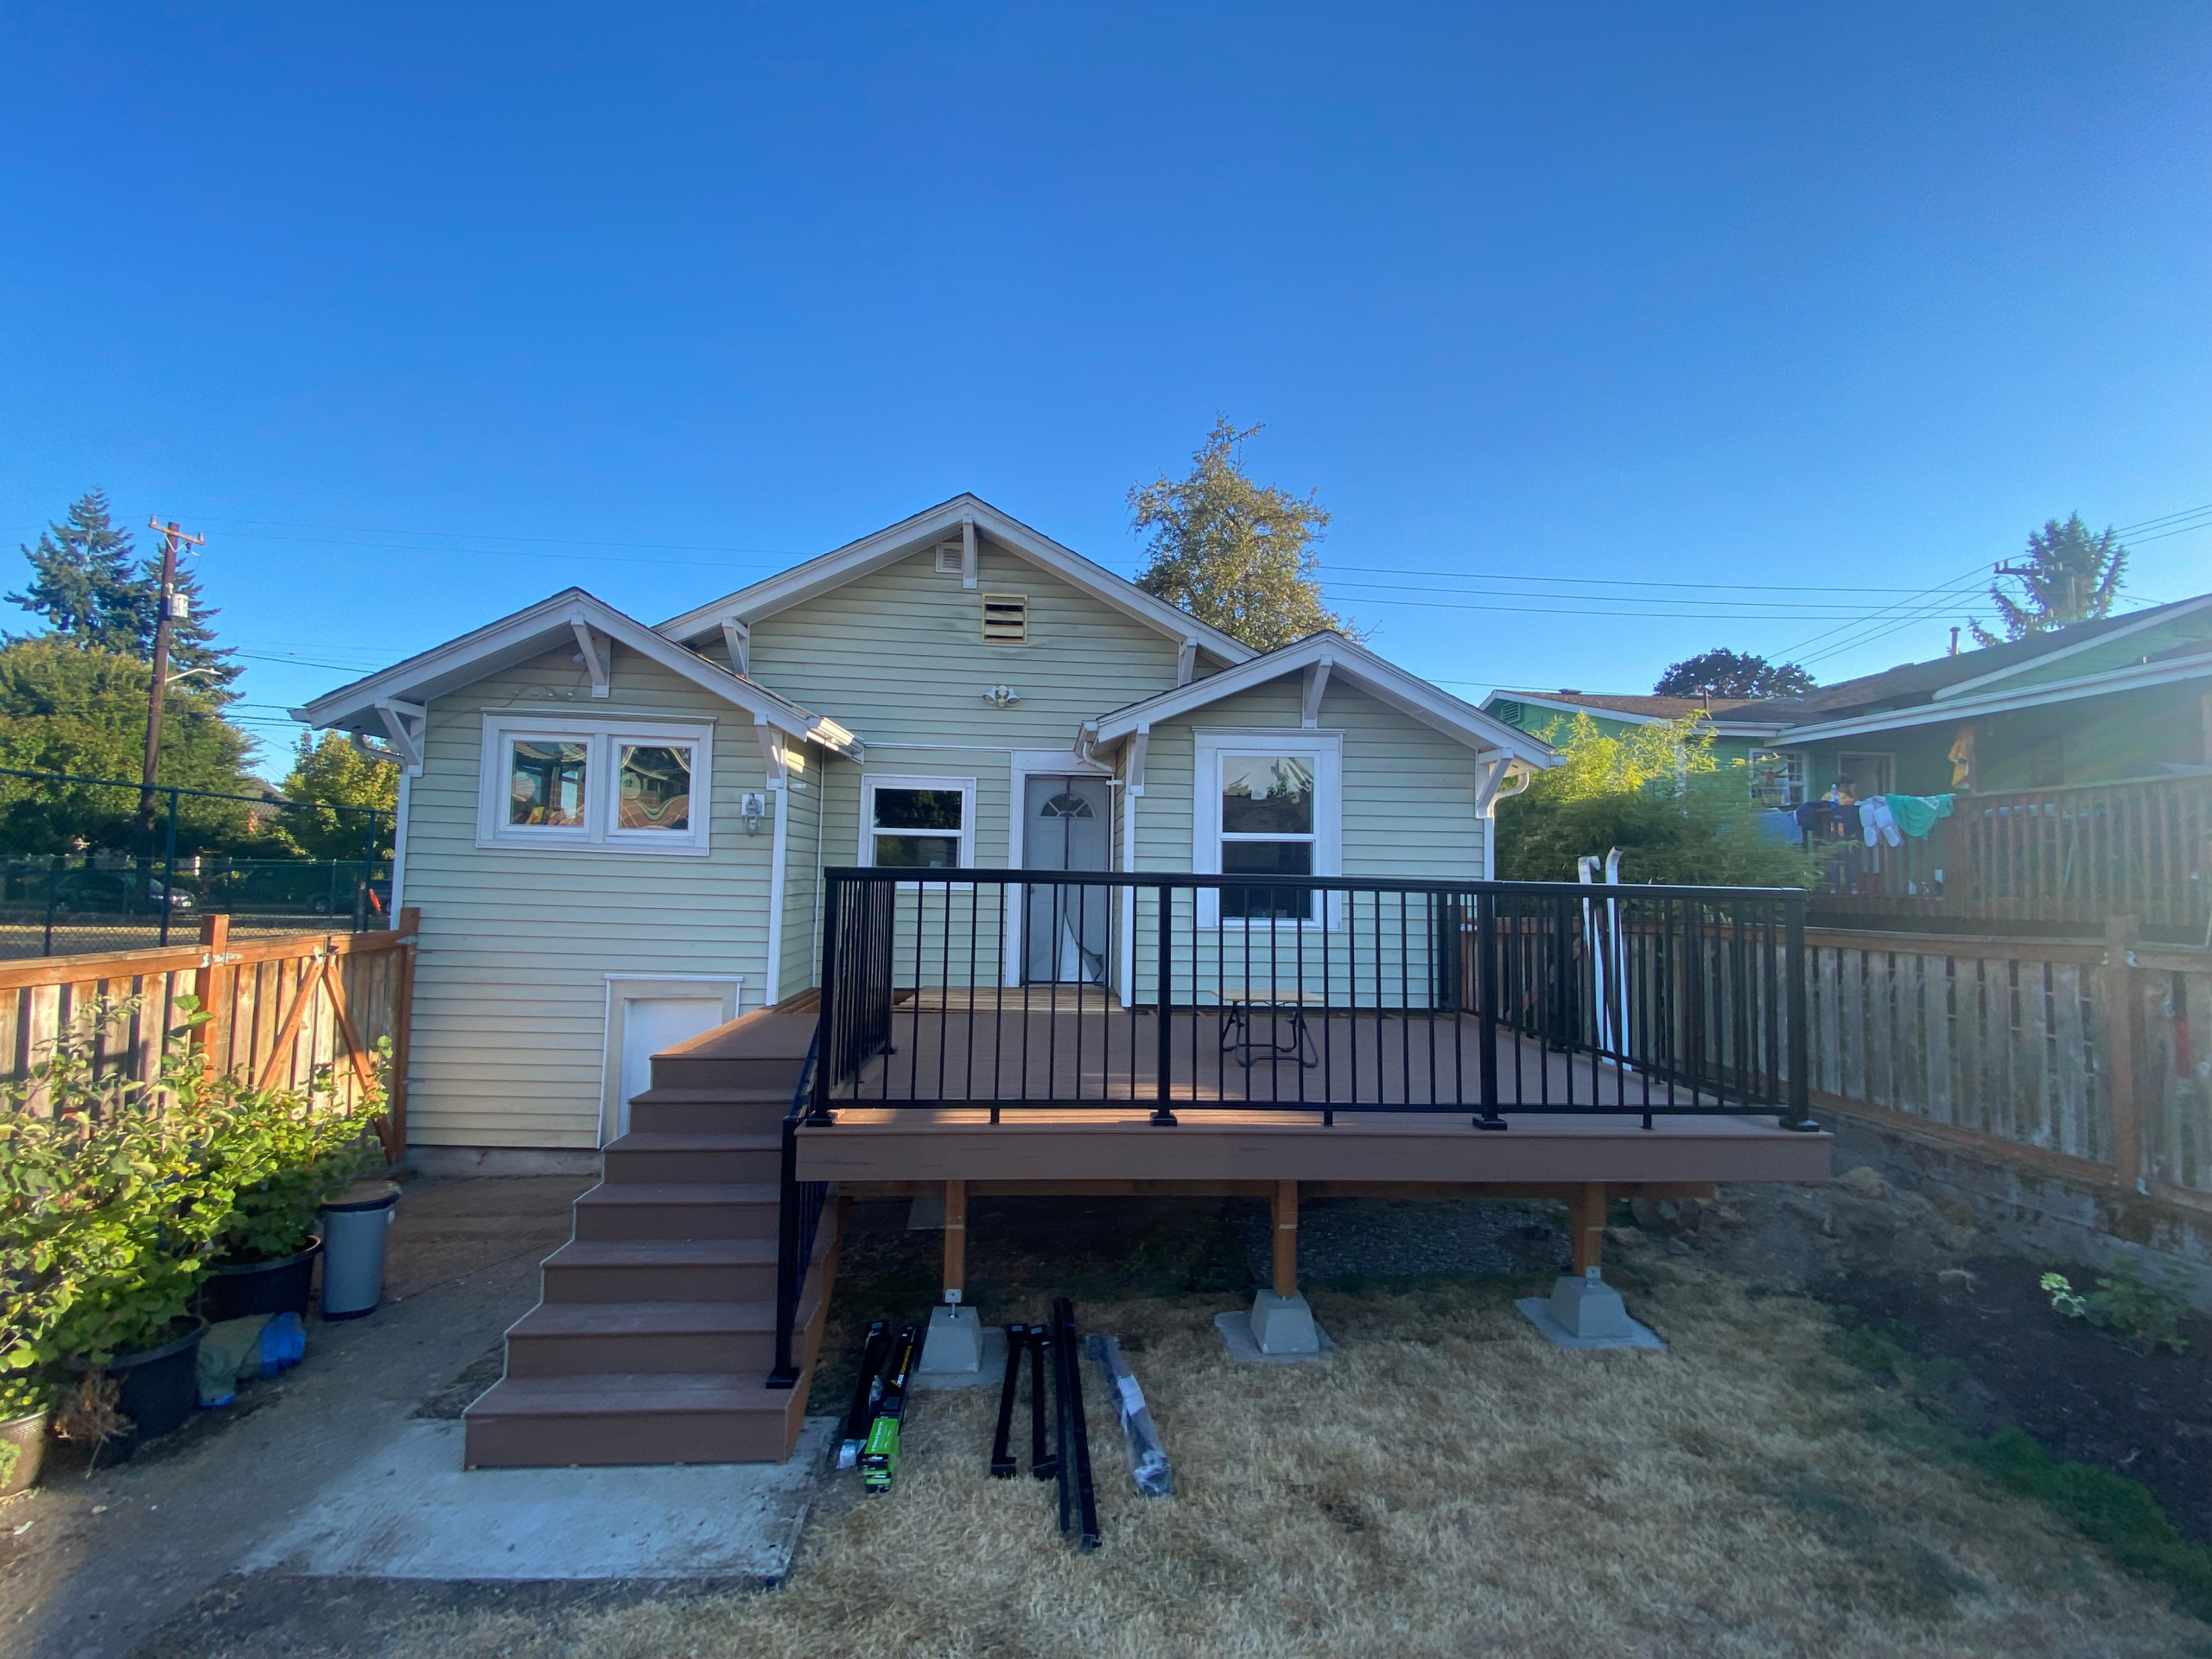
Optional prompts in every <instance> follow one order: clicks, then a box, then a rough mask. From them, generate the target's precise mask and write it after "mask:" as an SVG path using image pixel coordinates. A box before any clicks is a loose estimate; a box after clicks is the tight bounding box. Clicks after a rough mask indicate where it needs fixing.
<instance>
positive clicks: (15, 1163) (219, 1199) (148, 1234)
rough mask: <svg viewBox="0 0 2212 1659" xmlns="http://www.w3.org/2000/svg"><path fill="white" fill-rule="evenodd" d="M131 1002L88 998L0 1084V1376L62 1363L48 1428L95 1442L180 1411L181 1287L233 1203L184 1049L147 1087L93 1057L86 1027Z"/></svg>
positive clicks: (216, 1114)
mask: <svg viewBox="0 0 2212 1659" xmlns="http://www.w3.org/2000/svg"><path fill="white" fill-rule="evenodd" d="M129 1013H130V1004H128V1003H105V1002H103V1003H98V1004H95V1005H94V1006H93V1007H92V1008H91V1009H90V1010H88V1011H87V1012H86V1014H83V1015H82V1016H80V1017H79V1019H78V1020H76V1021H75V1022H74V1023H73V1025H72V1026H71V1027H70V1029H69V1030H68V1031H67V1032H66V1033H63V1035H62V1036H61V1037H60V1039H57V1041H56V1042H55V1044H54V1050H53V1052H52V1053H51V1054H50V1055H49V1056H48V1058H45V1059H43V1060H41V1061H40V1062H39V1064H37V1065H35V1066H34V1067H33V1068H32V1069H31V1071H30V1074H29V1077H28V1078H27V1079H26V1080H25V1081H24V1082H22V1083H21V1084H15V1085H11V1086H10V1087H8V1088H6V1089H4V1090H0V1376H4V1377H6V1378H9V1379H11V1380H12V1379H16V1378H29V1377H51V1376H60V1375H61V1374H64V1373H67V1372H73V1373H75V1374H76V1375H77V1376H78V1378H79V1381H78V1383H77V1384H76V1386H75V1388H74V1389H73V1393H72V1395H71V1398H70V1400H69V1401H68V1402H67V1406H66V1407H65V1408H64V1410H63V1412H62V1414H61V1419H60V1427H62V1429H63V1431H64V1432H65V1433H71V1434H72V1435H73V1436H74V1435H78V1434H90V1435H92V1437H93V1438H97V1439H101V1440H105V1439H108V1438H111V1437H112V1436H114V1435H117V1434H119V1433H129V1434H130V1438H132V1439H133V1440H136V1439H137V1438H141V1437H150V1436H152V1435H154V1434H158V1433H166V1432H167V1431H168V1429H170V1428H174V1427H176V1426H177V1424H179V1423H181V1422H182V1421H184V1418H185V1417H186V1415H187V1414H189V1412H190V1410H191V1408H192V1399H193V1375H192V1373H193V1364H194V1357H195V1355H196V1351H197V1348H198V1345H199V1340H200V1333H201V1332H203V1331H204V1330H205V1329H206V1326H205V1325H202V1324H201V1322H200V1320H199V1319H197V1318H196V1317H195V1316H194V1314H193V1313H192V1312H191V1306H192V1300H193V1294H194V1290H195V1289H196V1287H197V1286H198V1284H199V1281H200V1277H201V1275H202V1274H203V1273H204V1272H205V1270H206V1266H207V1255H208V1252H209V1249H210V1248H211V1246H212V1243H213V1239H214V1238H215V1236H216V1234H217V1233H218V1231H219V1229H220V1226H221V1224H222V1221H223V1219H224V1217H226V1215H228V1213H229V1212H230V1210H231V1208H232V1202H231V1193H230V1191H229V1189H228V1187H227V1186H226V1184H225V1180H224V1177H223V1175H222V1173H221V1172H220V1169H219V1160H216V1159H214V1158H213V1157H211V1156H210V1154H209V1149H210V1148H211V1147H213V1145H214V1144H215V1143H216V1142H217V1141H218V1140H219V1138H220V1136H221V1135H222V1133H223V1131H224V1128H225V1127H226V1109H225V1107H224V1106H223V1104H222V1103H220V1102H219V1101H218V1100H213V1099H210V1098H208V1097H207V1091H206V1090H204V1088H203V1087H202V1086H201V1084H202V1082H203V1078H202V1074H201V1073H200V1070H199V1062H198V1057H197V1055H196V1054H188V1055H183V1056H180V1057H178V1058H175V1059H173V1060H172V1061H170V1062H168V1063H166V1064H164V1065H163V1066H162V1071H161V1074H160V1076H159V1077H158V1078H157V1079H156V1082H155V1083H154V1084H150V1085H149V1084H146V1083H144V1082H143V1081H141V1080H138V1079H136V1078H132V1077H129V1076H128V1075H127V1074H125V1073H124V1071H122V1070H121V1069H119V1068H117V1067H115V1066H114V1065H112V1063H111V1065H110V1067H109V1069H108V1070H107V1071H105V1072H102V1071H99V1068H98V1066H97V1065H96V1064H95V1060H94V1054H95V1049H96V1042H97V1039H98V1038H99V1034H100V1033H102V1032H103V1031H105V1030H107V1029H109V1028H110V1027H112V1026H113V1025H114V1024H115V1023H116V1022H118V1020H122V1019H124V1018H126V1017H127V1016H128V1014H129ZM156 1090H159V1091H161V1092H162V1093H164V1094H166V1095H167V1096H168V1098H167V1099H166V1100H165V1101H164V1100H161V1099H158V1098H149V1096H155V1094H156ZM20 1386H24V1387H29V1386H31V1385H29V1384H23V1385H20ZM25 1397H26V1398H29V1396H28V1395H27V1396H25Z"/></svg>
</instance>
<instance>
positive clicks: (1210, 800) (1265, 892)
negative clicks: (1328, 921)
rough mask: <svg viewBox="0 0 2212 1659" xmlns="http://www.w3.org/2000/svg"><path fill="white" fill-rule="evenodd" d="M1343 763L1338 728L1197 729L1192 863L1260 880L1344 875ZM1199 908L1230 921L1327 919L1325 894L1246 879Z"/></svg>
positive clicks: (1259, 922) (1253, 924)
mask: <svg viewBox="0 0 2212 1659" xmlns="http://www.w3.org/2000/svg"><path fill="white" fill-rule="evenodd" d="M1339 760H1340V750H1339V747H1338V735H1337V734H1335V733H1334V732H1311V731H1298V732H1250V733H1243V732H1205V731H1202V732H1199V733H1198V734H1197V763H1198V813H1197V818H1198V823H1197V829H1198V842H1197V845H1196V846H1194V847H1193V848H1192V857H1193V867H1194V868H1197V869H1198V870H1200V871H1203V872H1206V873H1209V874H1221V875H1236V876H1251V877H1265V876H1270V875H1277V876H1295V877H1311V876H1326V875H1336V874H1340V873H1341V872H1340V871H1339V869H1338V840H1339V836H1338V814H1339V806H1338V774H1339V772H1340V770H1341V767H1340V765H1339ZM1199 914H1200V917H1201V918H1202V920H1206V921H1211V922H1217V923H1218V925H1222V926H1224V927H1240V926H1242V927H1265V926H1269V925H1277V924H1285V925H1295V924H1297V923H1300V922H1301V921H1303V922H1309V923H1311V922H1319V921H1320V920H1321V919H1322V908H1321V895H1320V894H1319V893H1318V892H1316V891H1315V890H1313V889H1312V888H1309V887H1302V886H1300V887H1269V886H1266V885H1263V884H1261V883H1258V882H1254V883H1250V884H1247V883H1243V882H1239V883H1237V884H1236V885H1235V886H1231V887H1224V888H1223V889H1222V890H1221V893H1220V896H1219V899H1217V900H1212V899H1211V898H1210V899H1209V900H1208V901H1207V902H1205V903H1202V904H1201V906H1200V911H1199Z"/></svg>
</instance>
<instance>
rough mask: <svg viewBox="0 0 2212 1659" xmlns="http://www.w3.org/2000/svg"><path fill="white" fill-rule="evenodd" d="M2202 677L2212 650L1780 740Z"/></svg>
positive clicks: (2211, 672) (1812, 739)
mask: <svg viewBox="0 0 2212 1659" xmlns="http://www.w3.org/2000/svg"><path fill="white" fill-rule="evenodd" d="M2038 660H2040V659H2038ZM2202 679H2212V652H2208V653H2207V654H2206V655H2204V656H2202V657H2199V658H2192V659H2191V660H2190V661H2189V662H2186V663H2139V664H2136V665H2135V666H2134V667H2133V668H2116V669H2108V670H2107V671H2105V672H2103V673H2101V674H2084V675H2082V677H2080V678H2078V679H2072V680H2053V681H2051V682H2050V683H2049V684H2047V685H2038V686H2034V687H2031V688H2030V689H2028V690H2022V691H2012V692H2004V691H1993V692H1989V693H1987V694H1986V695H1984V696H1979V697H1965V698H1961V699H1960V700H1959V701H1958V702H1942V703H1922V704H1918V705H1916V707H1913V708H1910V709H1892V710H1891V711H1890V712H1889V713H1887V714H1882V715H1860V716H1859V718H1858V719H1856V720H1838V721H1830V722H1828V723H1827V725H1824V726H1793V727H1791V728H1789V729H1788V730H1786V731H1784V732H1783V733H1782V734H1781V740H1782V741H1783V743H1784V744H1786V745H1787V746H1789V747H1796V745H1798V744H1800V743H1819V742H1824V741H1827V739H1829V738H1835V737H1864V736H1867V735H1869V734H1873V733H1876V732H1890V731H1896V730H1897V729H1898V728H1901V727H1906V726H1948V725H1950V724H1951V723H1953V722H1954V721H1962V720H1975V719H1979V718H1980V717H1981V716H1982V715H2004V714H2010V713H2012V711H2013V710H2015V709H2035V708H2039V707H2041V706H2043V705H2044V704H2045V703H2052V702H2076V701H2078V700H2080V699H2082V698H2085V697H2101V696H2109V695H2110V694H2111V693H2113V692H2115V691H2141V690H2148V689H2149V688H2151V687H2152V686H2159V685H2173V684H2177V683H2179V682H2181V681H2183V680H2202Z"/></svg>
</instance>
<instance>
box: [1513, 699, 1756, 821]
mask: <svg viewBox="0 0 2212 1659" xmlns="http://www.w3.org/2000/svg"><path fill="white" fill-rule="evenodd" d="M1758 706H1759V705H1758V702H1757V701H1756V700H1755V699H1752V698H1750V697H1661V696H1648V697H1644V696H1626V695H1619V694H1615V693H1612V692H1589V691H1578V690H1559V691H1493V692H1492V693H1491V695H1490V696H1487V697H1485V698H1484V699H1483V704H1482V709H1483V712H1484V714H1486V715H1495V716H1496V717H1497V719H1499V720H1502V721H1504V722H1505V723H1506V724H1507V725H1509V726H1514V727H1517V728H1520V729H1521V730H1522V731H1524V732H1527V733H1528V734H1529V735H1530V736H1532V737H1539V738H1542V739H1544V740H1545V741H1547V742H1550V743H1559V742H1562V741H1565V740H1566V737H1567V733H1568V732H1569V731H1570V730H1571V729H1572V728H1573V725H1574V722H1575V721H1576V720H1577V719H1578V718H1579V717H1581V716H1585V715H1586V716H1587V717H1588V718H1589V720H1590V721H1591V723H1592V725H1594V726H1595V727H1596V728H1598V730H1599V732H1600V733H1601V734H1604V735H1605V736H1607V737H1618V736H1620V735H1621V734H1622V733H1624V732H1626V731H1629V730H1631V729H1633V728H1636V727H1638V726H1663V725H1669V724H1672V723H1673V722H1675V721H1681V720H1687V719H1688V718H1690V717H1691V716H1692V715H1695V716H1697V717H1698V718H1699V719H1700V720H1701V721H1704V722H1705V725H1706V728H1707V730H1709V731H1710V732H1711V733H1712V734H1713V759H1714V760H1717V761H1719V763H1720V764H1721V765H1722V766H1730V765H1732V764H1734V763H1735V762H1737V761H1739V760H1741V761H1747V760H1751V758H1752V756H1753V754H1754V753H1758V754H1761V755H1762V756H1764V755H1765V754H1767V753H1770V750H1769V747H1768V746H1769V744H1770V741H1771V738H1772V735H1773V727H1772V725H1771V723H1770V722H1767V721H1739V720H1738V719H1737V718H1736V717H1735V711H1736V710H1737V709H1756V708H1758ZM1761 777H1762V779H1763V781H1767V782H1768V784H1769V786H1770V787H1772V788H1774V789H1775V791H1776V792H1777V795H1779V794H1780V793H1783V791H1784V785H1783V777H1782V775H1781V768H1780V767H1779V766H1766V767H1763V769H1762V772H1761Z"/></svg>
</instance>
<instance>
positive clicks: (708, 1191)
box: [576, 1181, 782, 1209]
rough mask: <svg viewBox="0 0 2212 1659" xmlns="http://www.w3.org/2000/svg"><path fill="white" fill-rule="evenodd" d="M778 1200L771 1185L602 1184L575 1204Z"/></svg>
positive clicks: (760, 1202) (722, 1182) (738, 1183)
mask: <svg viewBox="0 0 2212 1659" xmlns="http://www.w3.org/2000/svg"><path fill="white" fill-rule="evenodd" d="M781 1196H782V1192H781V1189H780V1188H779V1187H778V1186H777V1185H776V1183H775V1182H773V1181H614V1182H612V1183H610V1182H606V1181H602V1182H601V1183H600V1184H599V1185H597V1186H594V1187H593V1188H592V1189H591V1191H589V1192H586V1193H584V1194H583V1195H582V1197H580V1198H577V1200H576V1202H577V1203H578V1204H582V1205H591V1206H592V1207H593V1208H594V1209H596V1208H598V1207H599V1206H600V1205H607V1204H614V1205H633V1204H651V1205H664V1204H665V1205H690V1204H776V1203H778V1202H779V1200H780V1198H781Z"/></svg>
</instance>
